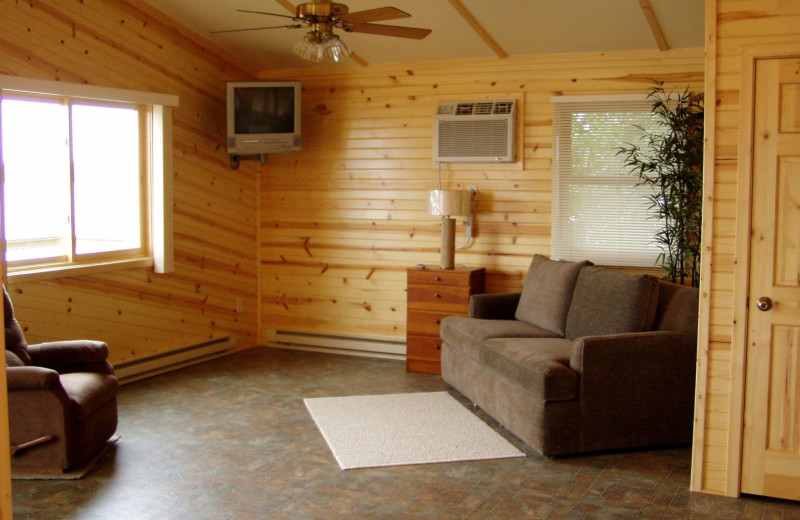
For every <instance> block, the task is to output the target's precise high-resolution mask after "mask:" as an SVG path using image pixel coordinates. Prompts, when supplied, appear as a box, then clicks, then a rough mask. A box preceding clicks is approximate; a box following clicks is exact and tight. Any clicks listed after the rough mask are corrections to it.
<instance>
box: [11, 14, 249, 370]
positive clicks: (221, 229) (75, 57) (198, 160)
mask: <svg viewBox="0 0 800 520" xmlns="http://www.w3.org/2000/svg"><path fill="white" fill-rule="evenodd" d="M0 19H1V20H2V21H0V73H2V74H9V75H18V76H25V77H31V78H41V79H49V80H60V81H67V82H74V83H86V84H91V85H101V86H109V87H119V88H126V89H135V90H146V91H153V92H164V93H168V94H177V95H178V96H179V98H180V106H179V107H178V108H176V109H175V110H174V111H173V151H172V154H173V171H172V172H171V173H172V175H173V187H174V193H173V203H174V205H173V215H174V244H175V270H174V272H172V273H169V274H163V275H160V274H155V273H153V271H152V269H128V270H122V271H114V272H108V273H97V274H92V275H83V276H70V277H61V278H54V279H42V280H19V279H17V280H15V279H14V278H13V277H12V278H11V279H10V280H9V290H10V293H11V296H12V298H13V300H14V303H15V306H16V311H17V315H18V318H19V320H20V322H21V323H22V325H23V327H24V328H25V333H26V336H27V339H28V341H29V342H31V343H35V342H40V341H48V340H56V339H69V338H83V337H88V338H94V339H100V340H104V341H106V342H108V344H109V346H110V349H111V361H112V362H118V361H122V360H129V359H133V358H137V357H142V356H146V355H150V354H156V353H159V352H164V351H167V350H171V349H175V348H179V347H184V346H187V345H193V344H197V343H201V342H204V341H208V340H209V339H213V338H219V337H224V336H235V337H236V338H237V340H238V344H239V346H240V347H247V346H251V345H253V344H255V343H256V342H257V330H258V318H259V317H258V313H257V304H258V301H257V297H256V291H257V287H258V284H257V281H256V279H257V275H258V265H257V261H256V254H257V248H256V243H257V239H256V236H257V204H258V199H257V195H256V192H257V188H258V186H257V184H256V178H257V175H258V170H259V169H260V168H261V166H260V165H258V162H257V161H242V165H241V167H240V168H239V169H238V170H232V169H231V168H230V166H229V158H228V155H227V153H226V149H225V95H226V94H225V82H226V81H229V80H237V79H250V78H253V77H254V72H253V71H251V70H248V69H247V68H246V67H245V66H244V65H242V64H241V63H239V61H238V60H237V59H236V58H234V57H231V56H228V55H226V54H224V53H222V52H220V51H218V50H215V49H214V47H213V46H211V45H209V44H208V43H207V42H205V41H203V40H202V39H200V38H199V37H197V36H196V35H194V34H193V33H191V32H190V31H188V30H187V29H186V28H184V27H182V26H180V25H179V24H177V23H176V22H174V21H172V20H170V19H169V18H167V17H165V16H163V15H162V14H161V13H159V12H158V11H156V10H154V9H152V8H150V7H147V6H145V5H144V4H142V3H141V2H134V1H128V0H85V1H75V0H43V1H36V2H16V1H5V0H4V1H3V2H0ZM108 167H109V175H113V170H114V165H113V164H109V165H108ZM237 299H241V301H242V312H239V313H237V312H236V303H237Z"/></svg>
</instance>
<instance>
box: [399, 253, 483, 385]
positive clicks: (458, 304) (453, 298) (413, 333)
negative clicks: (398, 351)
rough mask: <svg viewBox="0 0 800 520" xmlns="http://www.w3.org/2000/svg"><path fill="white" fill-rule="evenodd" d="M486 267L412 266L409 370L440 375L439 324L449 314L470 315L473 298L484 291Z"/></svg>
mask: <svg viewBox="0 0 800 520" xmlns="http://www.w3.org/2000/svg"><path fill="white" fill-rule="evenodd" d="M485 273H486V270H485V269H484V268H482V267H480V268H471V267H457V268H455V269H440V268H439V267H438V266H432V267H426V268H425V269H422V268H419V267H412V268H409V269H408V286H407V289H408V315H407V321H406V369H407V370H409V371H411V372H427V373H430V374H440V373H441V371H442V369H441V349H442V340H441V338H440V337H439V324H440V323H441V321H442V318H444V317H445V316H452V315H461V316H466V315H467V314H468V312H469V297H470V296H471V295H473V294H476V293H482V292H483V291H484V278H485Z"/></svg>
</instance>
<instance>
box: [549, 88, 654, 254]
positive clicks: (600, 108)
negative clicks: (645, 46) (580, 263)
mask: <svg viewBox="0 0 800 520" xmlns="http://www.w3.org/2000/svg"><path fill="white" fill-rule="evenodd" d="M552 101H553V103H554V104H553V131H554V136H553V137H554V146H555V151H554V152H555V157H554V179H553V208H552V213H553V232H552V233H553V236H552V258H554V259H564V260H587V259H588V260H591V261H592V262H594V263H595V264H599V265H618V266H635V267H652V266H653V265H654V264H655V261H656V258H657V257H658V255H659V254H660V252H661V250H660V249H659V247H658V246H657V245H656V244H655V243H654V236H655V233H656V232H657V230H658V228H659V227H660V224H659V221H658V220H657V219H654V218H652V215H653V211H652V210H650V209H648V206H649V205H650V202H649V201H648V200H646V198H645V196H646V195H647V194H648V193H650V188H649V187H646V186H640V187H637V186H636V184H637V183H638V182H639V179H638V177H637V176H636V175H635V174H634V173H630V172H629V171H628V169H627V168H626V167H625V165H624V164H625V158H624V156H623V155H617V151H618V150H619V148H620V147H621V146H624V145H627V144H628V143H635V144H643V143H642V142H641V141H640V137H641V135H642V130H641V129H640V128H637V127H642V128H644V129H645V130H647V131H648V132H657V131H658V130H659V128H660V127H659V126H658V124H657V123H656V121H655V119H654V118H653V116H652V114H651V112H650V102H649V101H647V100H646V98H645V97H644V96H594V97H591V98H589V97H582V96H575V97H570V96H560V97H556V98H553V100H552Z"/></svg>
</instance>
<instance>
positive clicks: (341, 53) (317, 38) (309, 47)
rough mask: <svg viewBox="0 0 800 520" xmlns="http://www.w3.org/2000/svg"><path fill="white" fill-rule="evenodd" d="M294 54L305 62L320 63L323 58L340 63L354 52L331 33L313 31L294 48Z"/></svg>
mask: <svg viewBox="0 0 800 520" xmlns="http://www.w3.org/2000/svg"><path fill="white" fill-rule="evenodd" d="M294 53H295V54H296V55H297V56H299V57H301V58H303V59H304V60H308V61H312V62H314V63H319V62H320V61H322V60H323V58H330V59H332V60H333V61H337V62H338V61H339V60H340V59H342V58H343V57H346V56H350V54H351V53H352V51H351V50H350V49H349V48H348V47H347V45H346V44H345V43H344V42H343V41H342V40H341V38H339V36H337V35H335V34H333V33H331V32H323V31H316V30H314V31H311V32H309V33H308V34H306V35H305V36H304V37H303V39H302V40H300V41H299V42H297V45H295V46H294Z"/></svg>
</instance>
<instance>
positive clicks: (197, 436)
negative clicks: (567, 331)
mask: <svg viewBox="0 0 800 520" xmlns="http://www.w3.org/2000/svg"><path fill="white" fill-rule="evenodd" d="M448 389H449V387H448V386H447V385H446V384H445V383H444V382H442V380H441V378H440V377H439V376H434V375H428V374H412V373H408V372H406V371H405V365H404V363H401V362H398V361H389V360H381V359H367V358H357V357H348V356H336V355H329V354H319V353H309V352H294V351H282V350H274V349H268V348H257V349H252V350H248V351H245V352H241V353H238V354H235V355H232V356H229V357H226V358H223V359H218V360H215V361H212V362H208V363H204V364H201V365H196V366H193V367H189V368H186V369H183V370H180V371H176V372H172V373H169V374H165V375H162V376H158V377H155V378H152V379H148V380H145V381H140V382H137V383H133V384H131V385H127V386H125V387H123V388H122V389H121V391H120V396H119V411H120V426H119V430H118V433H119V434H120V435H121V439H120V441H119V443H118V444H117V445H116V446H114V447H112V448H111V449H110V450H109V452H108V453H106V455H105V456H104V457H103V458H102V459H101V460H100V461H99V462H98V464H97V466H96V467H95V468H94V469H93V470H92V472H91V473H90V474H89V475H88V476H87V477H85V478H83V479H81V480H77V481H63V480H50V481H14V483H13V491H14V518H15V519H19V520H21V519H59V520H65V519H86V520H111V519H114V520H128V519H130V520H149V519H153V520H156V519H157V520H172V519H176V520H178V519H179V520H183V519H191V520H205V519H214V520H257V519H264V520H271V519H286V520H312V519H324V520H330V519H347V520H362V519H363V520H378V519H380V520H390V519H394V520H400V519H407V520H411V519H441V520H454V519H469V520H488V519H515V520H516V519H526V518H543V519H545V518H546V519H550V520H553V519H571V520H590V519H619V520H624V519H665V520H666V519H670V520H673V519H693V520H701V519H729V520H738V519H742V520H745V519H747V520H759V519H763V520H800V503H796V502H786V501H780V500H771V499H763V498H758V497H744V498H741V499H730V498H722V497H715V496H710V495H701V494H696V493H690V492H689V491H688V479H689V463H690V450H689V448H688V447H680V448H669V449H659V450H642V451H629V452H621V453H605V454H595V455H590V456H581V457H571V458H563V459H544V458H541V457H539V456H537V455H536V454H535V453H534V452H532V451H530V450H528V449H526V448H525V446H524V445H523V444H522V443H520V442H519V441H518V440H517V439H516V438H514V437H513V436H512V435H511V434H509V433H508V432H506V431H504V430H502V428H500V427H499V425H497V423H495V422H493V421H491V420H490V419H488V418H487V417H486V416H485V414H483V413H482V412H481V411H480V410H475V412H476V413H477V414H478V415H479V416H481V417H482V418H483V419H484V420H487V421H488V422H489V424H490V425H492V427H494V428H495V429H496V430H498V431H500V432H501V433H502V434H503V435H504V436H505V437H506V438H508V439H509V440H511V441H512V442H513V443H514V444H515V445H517V446H518V447H520V448H521V449H523V450H524V451H526V453H527V454H528V457H527V458H524V459H519V458H518V459H505V460H493V461H479V462H458V463H447V464H428V465H416V466H399V467H392V468H378V469H359V470H348V471H341V470H340V469H339V466H338V465H337V464H336V461H335V460H334V458H333V456H332V455H331V453H330V452H329V450H328V447H327V445H326V444H325V441H324V439H323V438H322V436H321V435H320V434H319V432H318V431H317V429H316V427H315V425H314V422H313V421H312V419H311V417H310V416H309V414H308V412H307V411H306V409H305V406H304V405H303V401H302V400H303V398H305V397H322V396H343V395H363V394H377V393H402V392H426V391H439V390H448ZM451 393H453V391H452V390H451ZM454 395H456V396H457V397H459V399H460V400H461V401H462V403H464V404H468V403H466V401H465V400H464V399H463V398H461V397H460V396H458V395H457V394H455V393H454Z"/></svg>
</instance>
